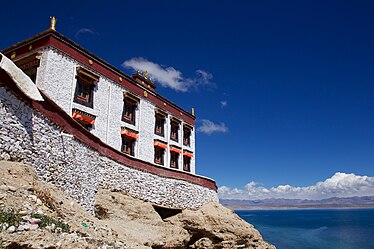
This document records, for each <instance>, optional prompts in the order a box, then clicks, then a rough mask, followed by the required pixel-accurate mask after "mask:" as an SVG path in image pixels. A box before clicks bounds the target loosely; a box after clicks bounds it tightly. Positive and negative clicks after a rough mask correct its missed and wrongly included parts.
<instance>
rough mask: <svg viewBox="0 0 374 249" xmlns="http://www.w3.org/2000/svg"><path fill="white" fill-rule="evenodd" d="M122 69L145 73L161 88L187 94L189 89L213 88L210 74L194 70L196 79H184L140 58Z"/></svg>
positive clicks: (179, 74) (165, 68) (124, 65)
mask: <svg viewBox="0 0 374 249" xmlns="http://www.w3.org/2000/svg"><path fill="white" fill-rule="evenodd" d="M122 66H123V67H126V68H131V69H134V70H142V71H147V72H148V74H149V75H150V77H151V78H152V79H154V80H155V81H157V82H159V83H160V84H161V86H163V87H168V88H171V89H174V90H176V91H180V92H187V91H188V90H189V89H191V88H198V87H201V86H208V87H214V86H215V84H214V83H213V82H212V81H211V80H212V79H213V76H212V74H210V73H208V72H206V71H204V70H201V69H199V70H196V77H193V78H186V77H184V76H183V74H182V72H181V71H179V70H176V69H175V68H173V67H166V66H162V65H160V64H157V63H155V62H152V61H149V60H147V59H144V58H142V57H136V58H131V59H129V60H127V61H125V62H123V64H122Z"/></svg>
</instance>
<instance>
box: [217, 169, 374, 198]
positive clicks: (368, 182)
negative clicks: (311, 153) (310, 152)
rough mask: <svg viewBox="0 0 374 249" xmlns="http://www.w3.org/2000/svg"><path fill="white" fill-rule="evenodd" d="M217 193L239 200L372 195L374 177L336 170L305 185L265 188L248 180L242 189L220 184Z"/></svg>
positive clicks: (373, 193)
mask: <svg viewBox="0 0 374 249" xmlns="http://www.w3.org/2000/svg"><path fill="white" fill-rule="evenodd" d="M218 195H219V197H220V198H221V199H240V200H258V199H266V198H286V199H310V200H320V199H325V198H330V197H351V196H372V195H374V177H369V176H358V175H355V174H346V173H340V172H337V173H335V174H334V175H333V176H332V177H331V178H328V179H326V180H325V181H323V182H317V183H316V184H314V185H312V186H307V187H294V186H290V185H279V186H277V187H272V188H265V187H263V186H261V185H260V184H258V183H256V182H250V183H248V184H247V185H245V186H244V188H243V189H237V188H233V189H231V188H229V187H227V186H222V187H220V188H219V189H218Z"/></svg>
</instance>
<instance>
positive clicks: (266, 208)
mask: <svg viewBox="0 0 374 249" xmlns="http://www.w3.org/2000/svg"><path fill="white" fill-rule="evenodd" d="M225 207H227V208H229V209H231V210H234V211H244V210H254V211H256V210H314V209H331V210H333V209H374V206H368V207H323V206H321V207H293V206H225Z"/></svg>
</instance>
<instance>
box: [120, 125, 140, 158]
mask: <svg viewBox="0 0 374 249" xmlns="http://www.w3.org/2000/svg"><path fill="white" fill-rule="evenodd" d="M121 135H122V152H123V153H125V154H127V155H130V156H135V143H136V139H137V138H138V134H137V132H136V131H133V130H130V129H127V128H124V127H123V128H122V129H121Z"/></svg>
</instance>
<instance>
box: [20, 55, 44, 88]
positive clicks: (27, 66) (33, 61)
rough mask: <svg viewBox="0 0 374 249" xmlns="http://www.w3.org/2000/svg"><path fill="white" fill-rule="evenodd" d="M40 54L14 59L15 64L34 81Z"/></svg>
mask: <svg viewBox="0 0 374 249" xmlns="http://www.w3.org/2000/svg"><path fill="white" fill-rule="evenodd" d="M40 58H41V55H40V54H39V53H37V54H33V55H31V56H28V57H26V58H24V59H21V60H19V61H16V62H15V64H16V65H17V66H18V67H19V68H20V69H21V70H22V71H23V72H24V73H25V74H26V75H27V76H29V77H30V79H31V80H32V81H33V82H34V83H36V73H37V70H38V67H39V64H40Z"/></svg>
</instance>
